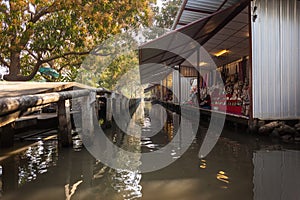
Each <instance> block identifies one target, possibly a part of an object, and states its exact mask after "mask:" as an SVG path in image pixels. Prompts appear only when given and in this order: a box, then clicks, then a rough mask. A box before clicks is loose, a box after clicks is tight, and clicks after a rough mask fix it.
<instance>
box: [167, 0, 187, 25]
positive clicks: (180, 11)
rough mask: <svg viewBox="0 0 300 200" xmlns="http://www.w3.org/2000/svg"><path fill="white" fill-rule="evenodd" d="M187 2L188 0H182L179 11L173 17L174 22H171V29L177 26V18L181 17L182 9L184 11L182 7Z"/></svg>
mask: <svg viewBox="0 0 300 200" xmlns="http://www.w3.org/2000/svg"><path fill="white" fill-rule="evenodd" d="M187 2H188V0H184V1H183V2H182V4H181V6H180V10H179V12H178V13H177V15H176V18H175V20H174V23H173V25H172V28H171V30H175V29H176V26H177V24H178V22H179V20H180V18H181V15H182V13H183V11H184V9H185V6H186V4H187Z"/></svg>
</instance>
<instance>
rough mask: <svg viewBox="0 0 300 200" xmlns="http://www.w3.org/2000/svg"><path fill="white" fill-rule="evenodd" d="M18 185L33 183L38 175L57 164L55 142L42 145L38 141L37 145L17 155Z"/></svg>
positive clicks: (42, 143) (41, 142)
mask: <svg viewBox="0 0 300 200" xmlns="http://www.w3.org/2000/svg"><path fill="white" fill-rule="evenodd" d="M18 156H19V158H18V160H19V163H20V164H19V167H18V171H19V172H18V176H19V179H18V185H19V186H22V185H23V184H25V183H27V182H30V181H33V180H35V179H36V178H37V176H38V174H43V173H46V172H47V169H48V168H49V167H51V166H55V165H56V162H57V141H51V142H47V143H46V144H44V142H43V141H39V142H38V143H37V145H35V146H31V147H29V148H28V149H27V150H26V151H25V152H23V153H21V154H20V155H18Z"/></svg>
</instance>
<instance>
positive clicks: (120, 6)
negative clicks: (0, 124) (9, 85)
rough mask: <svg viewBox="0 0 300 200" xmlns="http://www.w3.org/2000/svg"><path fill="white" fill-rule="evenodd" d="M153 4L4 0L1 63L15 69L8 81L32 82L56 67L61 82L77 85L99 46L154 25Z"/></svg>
mask: <svg viewBox="0 0 300 200" xmlns="http://www.w3.org/2000/svg"><path fill="white" fill-rule="evenodd" d="M150 2H152V0H119V1H108V0H97V1H94V0H9V1H1V2H0V20H1V22H2V23H1V24H0V36H1V40H0V64H1V65H5V66H7V67H9V68H10V74H9V75H8V76H6V77H5V79H6V80H30V79H32V78H34V76H35V74H36V73H37V71H38V69H39V67H41V66H50V67H52V68H54V69H55V70H57V71H58V72H60V74H61V76H60V78H59V80H61V81H71V80H74V79H75V77H74V75H73V74H75V75H76V72H77V68H78V66H80V64H81V63H82V61H83V59H84V56H85V55H87V54H88V53H89V52H90V51H91V49H93V48H94V47H95V45H97V44H99V43H101V42H102V41H104V40H105V39H107V38H109V37H110V36H111V35H115V34H117V33H120V32H121V31H122V30H127V29H129V28H134V27H138V26H140V25H141V24H143V25H147V24H148V22H149V18H150V17H151V15H152V14H151V13H152V11H151V8H150V7H149V4H150ZM36 78H37V79H39V77H36ZM44 78H46V79H47V80H48V81H54V80H52V79H51V77H44Z"/></svg>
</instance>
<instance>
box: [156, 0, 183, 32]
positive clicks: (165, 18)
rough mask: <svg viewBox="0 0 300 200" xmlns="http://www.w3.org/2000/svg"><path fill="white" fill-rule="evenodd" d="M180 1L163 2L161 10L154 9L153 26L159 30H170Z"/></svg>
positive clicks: (167, 0)
mask: <svg viewBox="0 0 300 200" xmlns="http://www.w3.org/2000/svg"><path fill="white" fill-rule="evenodd" d="M180 4H181V0H163V4H162V8H161V10H159V8H158V7H155V8H154V12H155V25H156V26H158V27H160V28H168V29H171V28H172V26H173V23H174V20H175V18H176V15H177V12H178V9H179V6H180Z"/></svg>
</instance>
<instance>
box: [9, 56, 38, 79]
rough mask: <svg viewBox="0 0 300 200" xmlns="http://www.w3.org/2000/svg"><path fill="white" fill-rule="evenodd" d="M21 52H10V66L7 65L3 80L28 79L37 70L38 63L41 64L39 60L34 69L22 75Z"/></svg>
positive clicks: (31, 77) (32, 76)
mask: <svg viewBox="0 0 300 200" xmlns="http://www.w3.org/2000/svg"><path fill="white" fill-rule="evenodd" d="M20 56H21V53H20V52H11V56H10V66H9V74H8V75H6V76H4V80H6V81H30V80H31V79H33V78H34V76H35V74H36V73H37V71H38V70H39V67H40V65H41V64H42V63H41V62H40V61H37V63H36V64H35V66H34V69H33V70H32V72H31V73H30V74H29V75H28V76H24V75H22V74H21V58H20Z"/></svg>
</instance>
